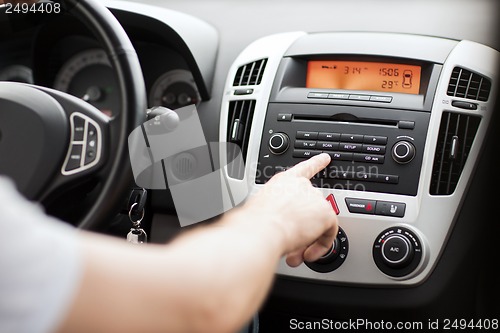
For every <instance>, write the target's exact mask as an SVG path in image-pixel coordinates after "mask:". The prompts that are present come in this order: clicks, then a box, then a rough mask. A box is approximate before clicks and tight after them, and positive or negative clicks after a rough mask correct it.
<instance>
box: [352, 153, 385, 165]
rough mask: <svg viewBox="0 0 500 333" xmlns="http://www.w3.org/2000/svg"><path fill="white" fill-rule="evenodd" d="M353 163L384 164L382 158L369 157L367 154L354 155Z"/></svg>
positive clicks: (378, 156)
mask: <svg viewBox="0 0 500 333" xmlns="http://www.w3.org/2000/svg"><path fill="white" fill-rule="evenodd" d="M354 161H356V162H365V163H377V164H383V163H384V156H380V155H369V154H354Z"/></svg>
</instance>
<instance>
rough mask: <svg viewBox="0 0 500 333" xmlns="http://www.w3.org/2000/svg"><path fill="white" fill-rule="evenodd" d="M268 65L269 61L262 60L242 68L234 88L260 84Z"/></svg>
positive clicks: (237, 73)
mask: <svg viewBox="0 0 500 333" xmlns="http://www.w3.org/2000/svg"><path fill="white" fill-rule="evenodd" d="M266 64H267V59H261V60H258V61H254V62H251V63H249V64H246V65H244V66H241V67H240V68H238V71H237V72H236V76H235V77H234V82H233V86H235V87H238V86H254V85H258V84H260V83H261V81H262V76H263V75H264V70H265V69H266Z"/></svg>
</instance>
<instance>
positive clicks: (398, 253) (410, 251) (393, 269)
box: [373, 227, 423, 278]
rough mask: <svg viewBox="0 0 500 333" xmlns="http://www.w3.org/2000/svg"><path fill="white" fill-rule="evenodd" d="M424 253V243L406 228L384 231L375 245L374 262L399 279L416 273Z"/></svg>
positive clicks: (382, 269) (386, 272)
mask: <svg viewBox="0 0 500 333" xmlns="http://www.w3.org/2000/svg"><path fill="white" fill-rule="evenodd" d="M422 252H423V249H422V243H421V241H420V240H419V238H418V237H417V235H416V234H415V233H414V232H413V231H411V230H409V229H407V228H404V227H393V228H389V229H387V230H385V231H383V232H382V233H381V234H380V235H378V237H377V239H376V240H375V243H374V244H373V260H374V261H375V264H376V265H377V267H378V268H379V269H380V270H381V271H382V272H383V273H385V274H387V275H389V276H392V277H397V278H400V277H404V276H407V275H409V274H411V273H412V272H413V271H415V269H416V268H417V267H418V265H419V264H420V261H421V260H422Z"/></svg>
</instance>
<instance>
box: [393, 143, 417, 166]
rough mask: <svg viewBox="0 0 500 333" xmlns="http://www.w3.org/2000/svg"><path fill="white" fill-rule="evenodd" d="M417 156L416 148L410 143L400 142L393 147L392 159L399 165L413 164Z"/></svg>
mask: <svg viewBox="0 0 500 333" xmlns="http://www.w3.org/2000/svg"><path fill="white" fill-rule="evenodd" d="M415 154H416V152H415V146H414V145H413V144H412V143H411V142H408V141H399V142H397V143H396V144H395V145H394V146H393V147H392V158H393V159H394V161H396V162H397V163H399V164H406V163H409V162H411V161H412V160H413V158H414V157H415Z"/></svg>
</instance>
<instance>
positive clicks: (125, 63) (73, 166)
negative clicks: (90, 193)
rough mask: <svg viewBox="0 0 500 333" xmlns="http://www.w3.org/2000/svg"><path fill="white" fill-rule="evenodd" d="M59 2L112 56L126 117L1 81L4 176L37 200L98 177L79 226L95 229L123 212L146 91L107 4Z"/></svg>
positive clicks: (128, 45)
mask: <svg viewBox="0 0 500 333" xmlns="http://www.w3.org/2000/svg"><path fill="white" fill-rule="evenodd" d="M59 3H61V8H66V10H67V12H69V13H70V14H72V15H73V16H75V17H77V18H78V19H79V20H81V22H82V23H84V24H85V25H86V26H87V27H88V28H89V29H90V30H91V31H92V32H93V33H94V35H95V37H96V38H97V40H98V41H99V42H100V44H101V45H102V47H103V49H104V50H105V51H106V53H107V55H108V57H109V61H110V62H111V65H112V67H113V69H114V71H115V73H116V78H117V80H118V84H119V88H120V95H121V109H120V112H118V113H117V114H116V115H115V116H113V117H112V118H108V117H106V116H104V115H103V114H102V113H101V112H100V111H99V110H98V109H96V108H95V107H93V106H92V105H90V104H88V103H86V102H84V101H83V100H81V99H79V98H76V97H74V96H71V95H68V94H66V93H62V92H59V91H56V90H53V89H49V88H45V87H41V86H36V85H28V84H21V83H14V82H0V175H6V176H7V177H10V178H11V179H13V180H14V182H15V183H16V185H17V187H18V190H19V191H20V192H21V193H22V194H23V195H24V196H25V197H26V198H27V199H29V200H35V201H39V202H47V201H50V200H51V198H54V197H57V196H58V195H60V194H61V193H64V191H65V190H67V189H68V188H72V187H77V186H78V185H79V184H82V183H84V182H85V181H86V180H88V179H97V180H98V182H99V184H100V187H99V192H98V194H96V196H95V200H93V201H92V204H91V205H90V206H89V207H88V208H87V209H86V211H85V213H83V214H82V215H83V216H82V217H79V219H78V221H77V222H76V225H77V226H78V227H79V228H81V229H87V230H97V229H98V228H99V227H100V226H101V225H103V224H104V223H105V222H106V221H109V219H110V218H111V217H113V216H114V215H116V213H117V212H118V211H119V209H120V207H121V205H122V203H123V200H124V194H125V193H126V191H127V190H129V188H130V185H131V182H132V181H133V177H132V173H131V167H130V160H129V155H128V148H127V139H128V135H129V133H130V132H131V131H132V130H133V129H135V128H136V127H137V126H139V125H140V124H141V123H143V122H144V121H145V115H146V113H145V110H146V89H145V85H144V79H143V76H142V70H141V66H140V63H139V60H138V57H137V54H136V52H135V50H134V47H133V46H132V43H131V42H130V39H129V38H128V36H127V34H126V33H125V31H124V30H123V28H122V26H121V25H120V23H119V22H118V21H117V20H116V18H115V17H114V16H113V15H112V14H111V12H110V11H109V10H108V9H107V8H106V7H104V5H102V4H101V3H100V2H99V1H97V0H63V1H60V2H59ZM96 80H98V78H96Z"/></svg>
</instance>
